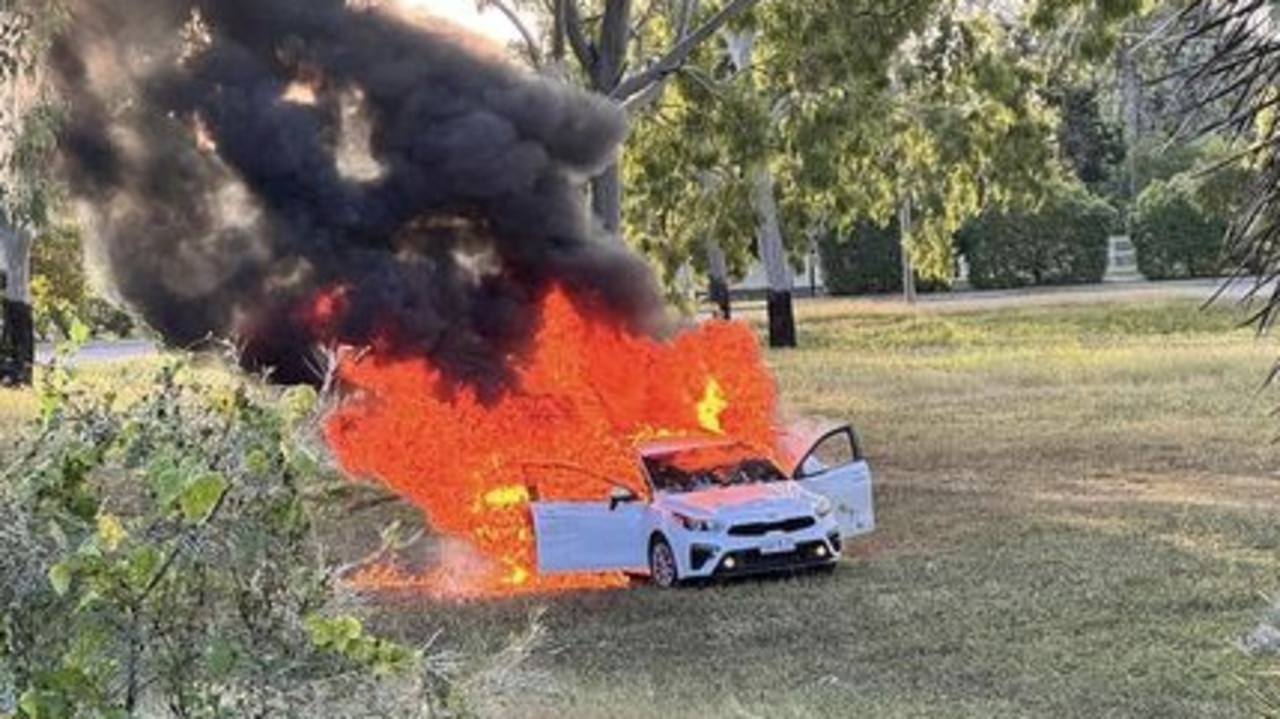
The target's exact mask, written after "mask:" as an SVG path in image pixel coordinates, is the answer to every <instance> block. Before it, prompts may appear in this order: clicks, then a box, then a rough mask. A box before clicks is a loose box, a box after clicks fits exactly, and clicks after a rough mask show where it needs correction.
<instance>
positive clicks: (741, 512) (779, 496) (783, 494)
mask: <svg viewBox="0 0 1280 719" xmlns="http://www.w3.org/2000/svg"><path fill="white" fill-rule="evenodd" d="M816 501H817V499H816V497H815V495H814V494H812V493H811V492H808V491H806V490H805V489H803V488H801V487H800V486H799V485H797V484H796V483H795V482H769V483H761V484H743V485H737V486H733V487H718V488H715V489H704V490H701V491H698V492H685V493H683V494H666V493H661V492H660V493H658V494H657V495H656V496H655V498H654V503H655V504H656V505H657V506H659V507H661V508H663V509H667V510H670V511H672V512H676V513H677V514H683V515H685V516H687V517H693V518H697V519H733V520H748V521H775V520H779V519H786V518H789V517H801V516H811V515H812V514H813V506H814V503H815V502H816Z"/></svg>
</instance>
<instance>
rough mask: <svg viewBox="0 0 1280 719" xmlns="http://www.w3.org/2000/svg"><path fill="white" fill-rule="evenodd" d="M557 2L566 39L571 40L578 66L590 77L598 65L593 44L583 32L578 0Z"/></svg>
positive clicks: (570, 43) (558, 0)
mask: <svg viewBox="0 0 1280 719" xmlns="http://www.w3.org/2000/svg"><path fill="white" fill-rule="evenodd" d="M556 2H557V3H558V5H559V9H560V13H561V17H560V22H561V24H562V25H563V26H564V34H565V37H567V38H568V39H569V47H571V48H573V54H574V55H575V56H576V57H577V58H578V64H579V65H581V66H582V69H583V70H586V71H587V74H588V75H590V74H591V68H592V67H594V66H595V64H596V54H595V50H594V49H592V47H591V43H589V42H587V36H586V34H585V33H583V32H582V16H581V15H580V14H578V4H577V3H578V0H556Z"/></svg>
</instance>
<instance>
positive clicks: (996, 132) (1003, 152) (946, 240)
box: [787, 3, 1057, 280]
mask: <svg viewBox="0 0 1280 719" xmlns="http://www.w3.org/2000/svg"><path fill="white" fill-rule="evenodd" d="M949 9H950V4H949V3H940V4H939V5H938V7H935V8H932V9H931V10H929V11H928V12H927V13H926V15H925V16H924V18H923V19H921V20H919V22H920V24H919V25H917V27H915V28H913V32H914V33H915V34H914V37H915V38H916V39H917V40H918V41H917V42H912V43H907V44H905V45H903V46H902V47H903V48H904V49H902V50H900V52H899V53H898V54H897V55H896V56H895V57H893V58H892V59H891V60H889V61H886V62H885V64H884V65H882V67H881V69H880V70H879V72H878V73H873V74H870V75H869V76H867V77H866V78H865V80H864V81H863V82H862V83H854V82H850V83H847V84H845V85H844V86H837V87H834V88H829V89H827V90H825V91H822V92H821V94H817V93H815V94H814V95H813V96H812V97H811V98H809V99H808V100H806V101H802V102H800V103H798V105H797V111H796V113H795V117H794V120H793V122H794V129H793V131H792V133H791V134H790V135H789V137H790V138H792V141H793V143H794V144H793V150H794V152H795V157H796V158H797V159H796V160H795V161H794V162H792V163H791V164H790V165H788V166H787V167H788V169H790V170H792V171H793V174H792V175H791V176H792V177H793V178H794V183H795V184H796V185H798V186H800V187H802V188H805V190H806V191H807V194H806V195H804V197H805V202H804V206H803V207H802V210H803V215H804V216H807V217H808V218H810V221H814V220H822V219H825V220H826V221H828V222H831V223H834V224H838V225H843V226H853V225H855V224H856V223H858V222H860V221H863V220H867V221H870V222H872V223H874V224H879V225H884V224H885V223H887V222H889V221H891V220H892V218H893V217H894V216H895V214H896V213H897V211H898V209H899V206H900V205H901V204H902V202H903V201H904V200H907V201H909V202H910V205H911V209H912V213H911V214H912V226H911V232H910V234H909V236H908V238H907V240H908V242H907V246H908V249H909V251H910V253H911V258H912V261H913V264H914V265H915V266H916V267H917V268H918V270H919V272H920V273H921V274H922V275H924V276H927V277H934V278H939V279H944V280H945V279H949V278H950V275H951V272H952V266H953V263H954V250H953V244H952V242H953V236H954V233H955V231H956V230H957V229H958V228H959V227H960V225H961V224H962V223H963V222H964V221H965V220H966V219H967V218H969V217H971V216H973V215H974V214H976V213H978V212H979V211H980V210H981V208H983V207H984V206H988V205H991V204H1004V203H1010V202H1029V201H1032V200H1033V199H1034V198H1035V197H1036V196H1038V194H1039V193H1040V191H1041V188H1042V186H1043V185H1044V184H1045V182H1046V181H1050V180H1052V179H1053V178H1054V177H1055V176H1056V175H1057V168H1056V166H1055V163H1054V153H1053V142H1052V139H1053V129H1054V123H1053V114H1052V112H1051V110H1050V108H1049V107H1048V106H1047V105H1046V104H1045V103H1044V102H1043V101H1042V99H1041V98H1040V96H1039V94H1038V93H1037V92H1036V88H1037V87H1039V86H1040V85H1041V84H1043V71H1042V69H1041V68H1039V67H1038V66H1037V65H1036V64H1035V62H1034V61H1033V60H1031V59H1028V57H1027V53H1026V52H1025V51H1024V49H1023V48H1022V47H1021V46H1020V45H1019V43H1018V38H1017V37H1016V36H1015V35H1013V34H1012V33H1010V32H1008V31H1006V30H1005V29H1003V28H1002V27H1001V26H1000V25H999V24H998V23H996V22H994V21H993V20H992V19H990V18H989V17H987V16H985V15H984V14H982V13H975V14H973V15H963V14H952V13H951V12H949ZM890 79H892V81H891V82H890V81H888V80H890Z"/></svg>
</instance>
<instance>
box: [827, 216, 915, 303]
mask: <svg viewBox="0 0 1280 719" xmlns="http://www.w3.org/2000/svg"><path fill="white" fill-rule="evenodd" d="M818 254H819V256H820V257H821V259H822V276H823V279H824V281H825V282H826V286H827V291H828V292H830V293H831V294H833V295H860V294H869V293H877V292H899V291H901V290H902V248H901V246H900V245H899V244H898V225H897V223H896V222H895V223H891V224H890V225H889V226H888V227H879V226H877V225H875V224H873V223H870V222H859V223H858V224H857V226H856V227H855V228H854V229H853V231H852V232H850V233H848V234H847V235H845V236H843V237H842V236H840V235H839V234H837V233H835V232H830V233H827V234H826V235H824V236H823V237H822V239H821V240H820V241H819V242H818Z"/></svg>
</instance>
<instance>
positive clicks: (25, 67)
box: [0, 0, 61, 384]
mask: <svg viewBox="0 0 1280 719" xmlns="http://www.w3.org/2000/svg"><path fill="white" fill-rule="evenodd" d="M60 15H61V13H60V11H59V9H58V8H57V6H56V5H55V4H53V3H51V2H47V1H46V0H8V2H7V3H4V4H0V259H3V262H4V268H5V284H4V300H3V313H2V314H3V317H2V318H0V319H2V320H3V324H4V331H3V334H2V335H0V383H12V384H29V383H30V382H31V369H32V365H33V364H34V363H35V322H34V318H33V316H32V305H31V246H32V242H33V241H34V239H35V236H36V234H37V233H38V232H39V231H40V230H41V229H42V228H43V227H44V226H45V225H46V224H47V221H48V218H49V215H50V210H49V208H50V204H51V202H52V197H53V196H54V182H53V179H52V177H51V175H50V167H51V165H52V162H51V158H52V156H53V153H54V152H55V150H56V145H57V139H56V129H57V122H58V112H57V109H56V108H55V106H54V105H53V103H52V102H51V100H50V98H49V92H48V89H47V88H46V87H45V84H44V82H43V81H42V80H43V79H42V77H41V66H40V62H39V58H40V57H41V55H42V53H43V48H44V46H45V44H46V43H47V41H48V38H49V37H51V36H52V32H53V29H54V28H55V27H56V26H57V24H58V22H60V19H61V17H60Z"/></svg>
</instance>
